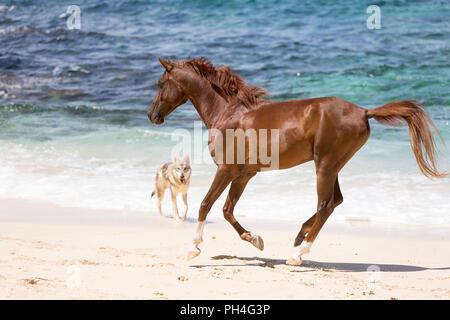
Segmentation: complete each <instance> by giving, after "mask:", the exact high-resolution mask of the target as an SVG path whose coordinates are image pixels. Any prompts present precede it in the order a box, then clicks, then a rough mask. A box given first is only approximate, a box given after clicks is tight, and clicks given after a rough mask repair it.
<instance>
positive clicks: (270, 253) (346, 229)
mask: <svg viewBox="0 0 450 320" xmlns="http://www.w3.org/2000/svg"><path fill="white" fill-rule="evenodd" d="M0 208H1V212H0V221H1V222H0V298H1V299H449V298H450V246H449V244H450V241H449V238H448V235H449V234H450V233H449V230H448V229H445V228H428V229H427V230H418V229H417V228H412V227H407V226H400V227H398V228H397V229H394V228H392V227H389V226H378V225H375V224H373V223H368V222H365V223H363V222H358V221H353V222H352V223H345V224H339V223H335V222H333V221H332V219H331V221H329V223H328V224H327V226H326V227H325V228H324V229H323V230H322V233H321V234H320V235H319V237H318V238H317V240H316V243H315V244H314V245H313V247H312V250H311V253H310V254H309V255H308V256H306V257H305V259H304V263H303V265H302V266H298V267H296V266H288V265H285V259H286V257H288V256H290V255H291V253H292V243H293V239H294V238H295V236H296V233H297V231H298V229H299V226H300V222H299V223H287V222H286V223H283V222H274V221H273V222H267V221H266V222H257V221H254V220H251V219H248V218H243V217H241V218H239V220H240V221H241V222H242V224H243V225H244V226H246V227H248V229H250V230H253V231H257V232H258V233H259V234H260V235H261V236H262V237H263V238H264V241H265V250H264V251H258V250H257V249H255V248H254V247H252V246H251V245H250V244H249V243H246V242H243V241H242V240H240V239H239V237H238V236H237V234H235V231H234V230H233V229H232V227H231V226H228V225H227V224H225V223H223V222H221V221H219V219H218V217H214V218H216V219H218V220H217V222H211V223H208V224H206V225H205V234H204V243H203V244H202V245H201V249H202V254H201V255H200V256H199V257H197V258H196V259H194V260H191V261H186V251H187V248H188V247H189V246H190V244H191V238H192V236H193V234H194V231H195V227H196V224H195V220H194V219H192V218H191V219H189V220H188V221H186V222H185V223H177V222H175V221H174V220H173V219H171V218H158V217H155V216H151V215H150V214H149V215H148V216H145V214H142V213H132V212H117V211H98V210H87V209H77V208H72V209H68V208H60V207H57V206H54V205H51V204H47V203H42V202H33V201H25V200H0ZM302 220H303V219H302ZM368 270H369V271H368ZM371 270H373V272H372V271H371ZM78 285H79V287H78Z"/></svg>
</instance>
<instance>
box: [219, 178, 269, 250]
mask: <svg viewBox="0 0 450 320" xmlns="http://www.w3.org/2000/svg"><path fill="white" fill-rule="evenodd" d="M255 175H256V173H249V174H246V175H242V176H239V177H238V178H236V179H234V180H233V182H232V183H231V186H230V191H229V192H228V196H227V200H226V201H225V205H224V206H223V216H224V218H225V220H227V221H228V222H229V223H230V224H231V225H232V226H233V228H234V229H235V230H236V231H237V233H238V234H239V236H240V237H241V239H242V240H245V241H248V242H250V243H251V244H253V245H254V246H255V247H256V248H258V249H259V250H264V241H263V239H262V238H261V237H260V236H258V235H252V234H251V232H249V231H247V230H245V229H244V228H243V227H242V226H241V225H240V224H239V222H238V221H237V220H236V218H235V217H234V215H233V211H234V207H235V206H236V203H237V202H238V200H239V198H240V197H241V195H242V192H244V189H245V187H246V186H247V183H248V181H249V180H250V179H251V178H252V177H254V176H255Z"/></svg>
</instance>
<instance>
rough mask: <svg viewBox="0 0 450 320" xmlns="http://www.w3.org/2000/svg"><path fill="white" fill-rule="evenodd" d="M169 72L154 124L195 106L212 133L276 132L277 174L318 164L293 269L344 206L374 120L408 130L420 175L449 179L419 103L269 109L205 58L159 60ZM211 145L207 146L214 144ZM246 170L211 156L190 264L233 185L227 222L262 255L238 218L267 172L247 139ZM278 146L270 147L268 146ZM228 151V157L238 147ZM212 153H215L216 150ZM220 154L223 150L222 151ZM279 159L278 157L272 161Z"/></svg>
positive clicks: (309, 103)
mask: <svg viewBox="0 0 450 320" xmlns="http://www.w3.org/2000/svg"><path fill="white" fill-rule="evenodd" d="M159 62H160V63H161V65H162V66H163V67H164V69H165V72H164V74H163V75H162V77H161V78H160V80H159V81H158V92H157V94H156V97H155V99H154V100H153V102H152V104H151V106H150V107H149V109H148V112H147V116H148V119H149V120H150V122H152V123H153V124H162V123H163V122H164V118H165V117H166V116H167V115H169V114H170V113H171V112H172V111H173V110H175V108H177V107H178V106H180V105H182V104H184V103H185V102H186V101H187V100H190V101H191V102H192V104H193V105H194V107H195V108H196V110H197V112H198V113H199V115H200V117H201V119H202V120H203V122H204V124H205V126H206V127H207V128H208V130H212V129H214V130H215V131H219V132H222V133H224V135H225V132H226V131H227V130H230V129H233V130H237V129H242V130H244V131H245V130H249V129H255V130H260V129H266V130H273V129H275V130H278V141H276V143H277V144H278V145H277V147H278V155H277V156H278V161H279V163H278V169H286V168H291V167H293V166H297V165H299V164H302V163H305V162H307V161H311V160H314V164H315V168H316V175H317V197H318V199H317V211H316V213H315V214H314V215H313V216H312V217H311V218H309V219H308V220H307V221H306V222H305V223H304V224H303V225H302V227H301V229H300V232H299V233H298V235H297V237H296V239H295V241H294V247H296V250H295V251H294V253H293V255H292V256H291V257H290V258H289V259H288V260H287V264H291V265H300V264H301V263H302V258H301V257H302V255H303V254H305V253H308V252H309V250H310V247H311V244H312V243H313V241H314V240H315V239H316V237H317V235H318V233H319V231H320V229H321V228H322V226H323V225H324V223H325V221H326V220H327V219H328V217H329V216H330V215H331V213H332V212H333V210H334V209H335V208H336V207H337V206H338V205H339V204H341V203H342V201H343V197H342V193H341V190H340V188H339V180H338V174H339V171H340V170H341V169H342V168H343V167H344V165H345V164H346V163H347V162H348V161H349V160H350V158H351V157H352V156H353V155H354V154H355V153H356V151H358V150H359V149H360V148H361V147H362V146H363V145H364V143H366V141H367V140H368V138H369V135H370V127H369V122H368V119H369V118H374V119H375V120H376V121H378V122H380V123H383V124H386V125H393V126H399V125H402V124H404V123H406V124H407V125H408V127H409V133H410V142H411V147H412V150H413V152H414V156H415V158H416V160H417V164H418V166H419V169H420V170H421V171H422V173H423V174H424V175H425V176H427V177H430V178H433V177H436V178H437V177H443V176H445V174H443V173H439V172H438V170H437V168H436V157H435V144H434V139H433V134H432V132H431V129H434V130H436V132H438V131H437V128H436V127H435V125H434V124H433V122H432V121H431V119H430V117H429V115H428V113H427V111H426V110H425V108H424V107H423V106H422V105H420V104H419V103H417V102H414V101H406V100H405V101H397V102H390V103H387V104H385V105H383V106H381V107H378V108H375V109H371V110H367V109H364V108H361V107H359V106H357V105H354V104H352V103H350V102H348V101H345V100H343V99H340V98H335V97H325V98H313V99H301V100H291V101H279V102H271V101H267V100H263V99H261V97H263V96H265V95H267V92H266V90H264V89H263V88H261V87H257V86H250V85H247V84H246V83H245V81H244V80H243V79H242V78H241V77H239V76H238V75H236V74H234V73H232V72H231V70H230V68H228V67H226V66H222V67H219V68H216V67H214V65H213V64H212V63H211V62H210V61H209V60H208V59H206V58H200V59H192V60H184V61H177V62H175V61H172V60H170V59H168V60H167V61H165V60H162V59H161V58H159ZM213 140H214V139H211V136H210V141H209V142H208V144H211V143H214V142H213ZM246 142H247V143H246V144H245V150H246V156H245V162H244V163H242V162H241V163H238V162H236V161H232V162H231V163H230V162H228V161H227V163H223V162H219V161H217V160H216V158H215V154H214V151H211V155H212V156H213V158H214V161H215V162H216V164H217V172H216V176H215V177H214V180H213V182H212V185H211V187H210V188H209V191H208V193H207V194H206V196H205V198H204V199H203V201H202V203H201V205H200V210H199V214H198V226H197V231H196V235H195V237H194V239H193V246H192V248H190V249H189V251H188V259H191V258H193V257H196V256H197V255H199V254H200V249H199V247H198V246H199V244H200V243H201V242H202V235H203V226H204V223H205V219H206V216H207V214H208V212H209V211H210V209H211V207H212V205H213V204H214V202H215V201H216V200H217V198H218V197H219V196H220V195H221V193H222V192H223V191H224V190H225V189H226V187H227V186H228V185H229V184H230V183H231V186H230V189H229V192H228V197H227V199H226V202H225V205H224V207H223V215H224V217H225V219H226V220H227V221H228V222H229V223H230V224H231V225H232V226H233V227H234V229H235V230H236V231H237V232H238V234H239V236H240V237H241V239H242V240H245V241H248V242H250V243H252V244H253V245H254V246H255V247H256V248H258V249H260V250H263V249H264V242H263V240H262V238H261V237H260V236H258V235H254V234H252V233H251V232H249V231H247V230H246V229H244V228H243V227H242V226H241V225H240V224H239V222H238V221H237V220H236V218H235V217H234V215H233V210H234V207H235V205H236V203H237V201H238V200H239V198H240V196H241V194H242V192H243V191H244V189H245V187H246V185H247V183H248V182H249V180H250V179H251V178H252V177H254V176H255V175H256V173H258V172H259V171H261V170H264V168H265V167H267V165H266V164H263V161H261V159H260V158H259V157H258V159H257V161H256V163H250V162H249V156H248V154H249V153H250V152H249V143H248V142H249V141H248V137H247V136H246ZM271 143H273V142H268V145H270V144H271ZM233 148H234V150H230V148H229V147H224V148H223V153H224V156H226V153H227V152H230V151H231V152H232V151H235V150H236V146H232V149H233ZM210 149H211V148H210ZM269 149H270V147H269ZM216 151H217V150H216ZM272 156H273V155H272Z"/></svg>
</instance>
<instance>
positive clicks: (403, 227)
mask: <svg viewBox="0 0 450 320" xmlns="http://www.w3.org/2000/svg"><path fill="white" fill-rule="evenodd" d="M36 207H39V208H40V213H39V215H34V216H33V214H29V212H30V211H32V210H34V208H36ZM211 213H212V212H211ZM211 213H210V214H209V215H208V217H207V220H206V224H207V226H208V228H209V227H211V226H212V227H217V228H229V230H230V231H232V232H235V231H234V230H233V228H232V227H231V226H230V225H229V224H228V223H227V222H226V221H225V220H224V218H223V217H222V215H220V216H217V215H213V214H211ZM189 214H190V215H189ZM189 214H188V217H187V219H186V221H185V222H184V223H183V222H176V221H175V220H174V219H173V218H172V216H169V215H166V214H165V215H164V216H163V217H159V215H158V214H157V213H156V212H149V213H144V212H136V211H132V210H128V209H122V210H117V209H90V208H82V207H65V206H60V205H58V204H54V203H52V202H49V201H45V200H35V199H20V198H1V197H0V223H1V222H15V223H19V222H23V223H43V224H47V223H48V224H84V225H97V224H101V225H106V226H117V225H121V226H129V227H130V226H131V227H132V226H142V225H144V226H152V225H160V226H164V227H170V226H183V225H187V226H196V225H197V218H196V215H193V212H192V209H191V211H190V212H189ZM235 217H236V219H237V220H238V221H239V222H242V225H243V226H244V227H245V226H247V225H248V226H252V228H254V229H255V230H263V231H286V232H289V231H291V232H292V230H294V232H295V234H296V233H297V232H298V231H299V230H300V228H301V225H302V223H303V222H304V221H306V219H307V217H306V215H299V218H298V220H287V219H267V218H262V219H256V218H254V217H247V216H244V215H240V214H236V215H235ZM322 231H325V232H327V231H330V232H332V233H338V232H346V233H352V234H356V235H373V236H395V237H403V238H418V237H427V238H429V239H438V240H446V239H450V226H440V225H430V224H427V225H418V224H406V223H392V222H380V221H371V220H369V219H358V218H353V219H351V218H350V219H345V220H333V215H332V216H331V217H330V218H329V220H328V221H327V222H326V223H325V225H324V227H323V229H322ZM321 233H322V232H321Z"/></svg>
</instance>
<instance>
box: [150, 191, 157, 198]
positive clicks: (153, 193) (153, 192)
mask: <svg viewBox="0 0 450 320" xmlns="http://www.w3.org/2000/svg"><path fill="white" fill-rule="evenodd" d="M155 193H156V190H153V191H152V195H151V196H150V198H153V196H154V195H155Z"/></svg>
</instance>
